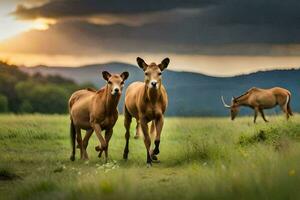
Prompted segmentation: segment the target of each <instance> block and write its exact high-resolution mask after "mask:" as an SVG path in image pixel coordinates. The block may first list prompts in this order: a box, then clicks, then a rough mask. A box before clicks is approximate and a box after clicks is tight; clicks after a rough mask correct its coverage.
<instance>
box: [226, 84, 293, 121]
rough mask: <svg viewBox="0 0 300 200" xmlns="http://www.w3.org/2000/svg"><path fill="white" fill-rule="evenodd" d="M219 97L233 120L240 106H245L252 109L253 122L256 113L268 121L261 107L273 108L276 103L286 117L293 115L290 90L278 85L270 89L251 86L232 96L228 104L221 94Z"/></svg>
mask: <svg viewBox="0 0 300 200" xmlns="http://www.w3.org/2000/svg"><path fill="white" fill-rule="evenodd" d="M221 99H222V102H223V104H224V107H225V108H229V109H230V112H231V119H232V120H234V118H235V117H236V116H237V114H238V112H239V109H240V106H246V107H250V108H252V109H254V123H255V122H256V118H257V114H258V113H260V114H261V116H262V118H263V120H264V121H265V122H268V120H266V118H265V114H264V112H263V109H269V108H273V107H275V106H276V105H279V106H280V108H281V109H282V111H283V112H284V113H285V114H286V119H289V117H290V116H292V115H293V113H292V110H291V107H290V101H291V93H290V91H288V90H286V89H284V88H280V87H274V88H270V89H260V88H255V87H253V88H251V89H250V90H248V91H247V92H246V93H245V94H243V95H241V96H239V97H237V98H234V97H233V98H232V101H231V105H230V106H229V105H227V104H226V103H225V101H224V98H223V96H222V97H221Z"/></svg>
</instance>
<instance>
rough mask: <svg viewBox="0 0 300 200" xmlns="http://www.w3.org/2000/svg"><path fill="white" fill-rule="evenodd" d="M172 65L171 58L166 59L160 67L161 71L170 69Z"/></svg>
mask: <svg viewBox="0 0 300 200" xmlns="http://www.w3.org/2000/svg"><path fill="white" fill-rule="evenodd" d="M169 63H170V59H169V58H165V59H163V61H161V63H160V64H159V65H158V66H159V68H160V70H161V71H163V70H164V69H166V68H167V67H168V65H169Z"/></svg>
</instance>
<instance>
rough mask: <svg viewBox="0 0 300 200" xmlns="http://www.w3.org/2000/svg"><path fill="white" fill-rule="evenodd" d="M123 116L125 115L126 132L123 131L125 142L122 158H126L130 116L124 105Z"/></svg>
mask: <svg viewBox="0 0 300 200" xmlns="http://www.w3.org/2000/svg"><path fill="white" fill-rule="evenodd" d="M124 117H125V120H124V126H125V129H126V132H125V140H126V144H125V148H124V153H123V158H124V159H126V160H127V158H128V153H129V138H130V124H131V120H132V116H131V115H130V114H129V112H128V110H127V108H126V107H125V112H124Z"/></svg>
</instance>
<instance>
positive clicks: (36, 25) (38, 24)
mask: <svg viewBox="0 0 300 200" xmlns="http://www.w3.org/2000/svg"><path fill="white" fill-rule="evenodd" d="M51 24H55V20H51V19H43V18H40V19H36V20H35V21H33V22H31V27H30V28H31V29H37V30H47V29H48V28H49V25H51Z"/></svg>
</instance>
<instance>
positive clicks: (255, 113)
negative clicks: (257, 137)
mask: <svg viewBox="0 0 300 200" xmlns="http://www.w3.org/2000/svg"><path fill="white" fill-rule="evenodd" d="M257 113H258V108H254V120H253V122H254V123H256V118H257Z"/></svg>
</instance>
